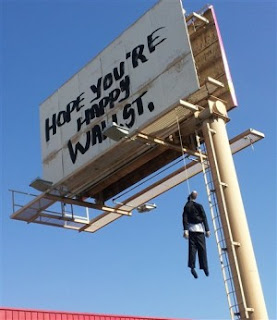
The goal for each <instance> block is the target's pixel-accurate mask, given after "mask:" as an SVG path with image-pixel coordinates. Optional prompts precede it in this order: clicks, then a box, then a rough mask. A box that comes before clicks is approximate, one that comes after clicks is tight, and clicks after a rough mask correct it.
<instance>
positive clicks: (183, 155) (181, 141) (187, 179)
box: [176, 112, 191, 194]
mask: <svg viewBox="0 0 277 320" xmlns="http://www.w3.org/2000/svg"><path fill="white" fill-rule="evenodd" d="M176 120H177V126H178V133H179V139H180V144H181V148H182V158H183V162H184V167H185V175H186V182H187V188H188V194H191V191H190V184H189V177H188V173H187V163H186V157H185V153H184V146H183V140H182V135H181V129H180V123H179V118H178V115H177V112H176Z"/></svg>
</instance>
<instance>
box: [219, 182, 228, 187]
mask: <svg viewBox="0 0 277 320" xmlns="http://www.w3.org/2000/svg"><path fill="white" fill-rule="evenodd" d="M220 184H221V185H222V186H223V187H226V188H227V187H228V184H227V183H225V182H220Z"/></svg>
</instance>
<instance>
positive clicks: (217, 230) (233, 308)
mask: <svg viewBox="0 0 277 320" xmlns="http://www.w3.org/2000/svg"><path fill="white" fill-rule="evenodd" d="M196 142H197V149H198V152H199V154H200V162H201V165H202V171H203V177H204V182H205V187H206V192H207V196H208V201H209V206H210V211H211V216H212V222H213V228H214V234H215V239H216V244H217V249H218V254H219V261H220V266H221V271H222V275H223V280H224V286H225V291H226V294H227V300H228V306H229V311H230V315H231V319H232V320H233V319H241V316H240V311H239V304H238V301H237V295H236V290H235V287H234V279H233V275H232V271H231V268H230V261H229V257H228V252H227V244H226V241H225V237H224V232H223V227H222V223H221V218H220V214H219V208H218V202H217V198H216V194H215V186H214V184H213V179H212V174H211V168H210V164H209V161H208V158H207V157H205V159H204V157H203V154H205V155H206V154H207V152H206V146H205V143H204V142H203V143H202V144H201V138H200V136H199V135H198V133H197V132H196ZM218 178H219V177H218ZM218 181H220V179H218ZM223 187H224V183H220V188H223ZM225 187H226V186H225ZM243 300H244V299H243ZM244 306H245V303H244ZM245 310H246V308H245ZM246 318H248V316H247V312H246Z"/></svg>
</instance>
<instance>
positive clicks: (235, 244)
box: [232, 241, 240, 247]
mask: <svg viewBox="0 0 277 320" xmlns="http://www.w3.org/2000/svg"><path fill="white" fill-rule="evenodd" d="M232 245H233V246H235V247H240V243H239V242H237V241H233V242H232Z"/></svg>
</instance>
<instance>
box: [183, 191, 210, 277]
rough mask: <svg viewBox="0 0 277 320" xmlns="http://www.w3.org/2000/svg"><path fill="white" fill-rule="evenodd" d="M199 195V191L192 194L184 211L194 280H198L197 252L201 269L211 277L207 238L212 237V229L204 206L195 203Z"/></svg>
mask: <svg viewBox="0 0 277 320" xmlns="http://www.w3.org/2000/svg"><path fill="white" fill-rule="evenodd" d="M197 195H198V194H197V191H192V192H191V194H190V195H189V196H188V201H187V203H186V205H185V207H184V211H183V227H184V237H185V238H186V239H188V240H189V259H188V267H189V268H190V269H191V273H192V275H193V276H194V278H198V275H197V272H196V271H195V260H196V253H197V252H198V259H199V266H200V269H203V270H204V273H205V275H206V276H208V275H209V269H208V261H207V250H206V240H205V236H206V237H209V236H210V229H209V225H208V221H207V217H206V214H205V211H204V208H203V206H202V205H201V204H199V203H197V202H195V199H196V198H197Z"/></svg>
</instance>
